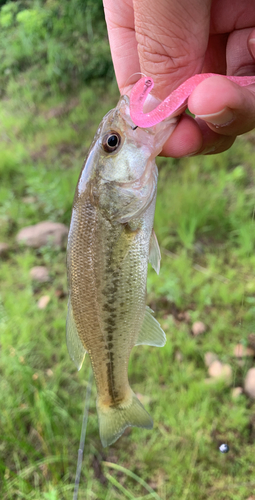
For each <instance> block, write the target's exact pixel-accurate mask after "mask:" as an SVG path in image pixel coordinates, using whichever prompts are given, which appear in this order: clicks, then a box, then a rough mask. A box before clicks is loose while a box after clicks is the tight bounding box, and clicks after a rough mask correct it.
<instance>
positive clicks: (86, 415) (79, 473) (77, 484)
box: [73, 364, 93, 500]
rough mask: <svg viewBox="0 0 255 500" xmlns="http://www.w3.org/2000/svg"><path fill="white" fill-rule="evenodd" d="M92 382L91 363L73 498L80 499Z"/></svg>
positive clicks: (74, 499)
mask: <svg viewBox="0 0 255 500" xmlns="http://www.w3.org/2000/svg"><path fill="white" fill-rule="evenodd" d="M92 382H93V371H92V366H91V364H90V367H89V378H88V384H87V389H86V396H85V405H84V413H83V419H82V427H81V437H80V446H79V450H78V459H77V468H76V476H75V483H74V493H73V500H78V493H79V484H80V477H81V466H82V459H83V452H84V446H85V439H86V431H87V423H88V414H89V403H90V395H91V387H92Z"/></svg>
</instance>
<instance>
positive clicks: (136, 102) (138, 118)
mask: <svg viewBox="0 0 255 500" xmlns="http://www.w3.org/2000/svg"><path fill="white" fill-rule="evenodd" d="M210 76H216V75H215V73H203V74H200V75H194V76H192V77H191V78H188V80H186V82H184V83H182V84H181V85H180V86H179V87H178V88H177V89H175V90H174V91H173V92H172V93H171V94H170V95H169V96H168V97H166V99H165V100H164V101H162V102H161V103H160V104H159V105H158V106H157V107H156V108H155V109H153V110H152V111H150V112H149V113H143V105H144V102H145V100H146V97H147V95H148V94H149V93H150V91H151V90H152V89H153V86H154V83H153V80H152V78H149V77H146V76H145V77H144V78H141V79H140V80H138V82H137V83H136V84H135V85H134V87H133V89H132V91H131V95H130V116H131V119H132V120H133V122H134V123H135V125H137V126H138V127H141V128H147V127H152V126H153V125H156V124H157V123H160V122H162V121H163V120H165V118H168V117H171V116H176V115H178V114H179V113H178V111H179V110H180V112H182V111H183V110H184V109H185V106H186V107H187V101H188V98H189V96H190V94H191V93H192V92H193V90H194V89H195V88H196V87H197V85H198V84H199V83H201V82H202V81H203V80H206V78H209V77H210ZM221 76H225V75H221ZM225 78H227V79H228V80H231V82H234V83H237V84H238V85H240V86H241V87H247V86H248V85H251V84H252V83H255V76H225Z"/></svg>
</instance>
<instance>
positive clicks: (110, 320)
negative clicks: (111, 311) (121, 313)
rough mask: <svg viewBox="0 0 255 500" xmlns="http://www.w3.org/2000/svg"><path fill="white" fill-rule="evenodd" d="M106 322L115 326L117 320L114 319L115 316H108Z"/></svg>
mask: <svg viewBox="0 0 255 500" xmlns="http://www.w3.org/2000/svg"><path fill="white" fill-rule="evenodd" d="M106 323H107V325H109V326H112V327H113V326H115V320H114V318H107V320H106Z"/></svg>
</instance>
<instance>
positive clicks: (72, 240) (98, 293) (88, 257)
mask: <svg viewBox="0 0 255 500" xmlns="http://www.w3.org/2000/svg"><path fill="white" fill-rule="evenodd" d="M175 125H176V119H168V120H166V121H165V122H164V123H160V124H158V125H156V126H153V127H150V128H148V129H140V128H137V127H135V125H134V123H133V122H132V120H131V118H130V110H129V98H128V97H127V96H122V97H121V98H120V100H119V102H118V104H117V106H116V108H115V109H113V110H111V111H109V113H108V114H107V115H106V116H105V117H104V118H103V120H102V122H101V124H100V125H99V128H98V130H97V133H96V135H95V137H94V140H93V142H92V144H91V147H90V149H89V152H88V155H87V158H86V160H85V163H84V166H83V168H82V170H81V174H80V177H79V180H78V184H77V188H76V192H75V197H74V203H73V210H72V218H71V224H70V230H69V235H68V245H67V270H68V286H69V301H68V315H67V324H66V338H67V347H68V351H69V354H70V356H71V358H72V359H73V361H74V363H75V364H76V366H77V368H78V370H79V369H80V368H81V366H82V363H83V360H84V356H85V353H86V352H88V354H89V357H90V360H91V364H92V368H93V372H94V377H95V381H96V386H97V393H98V396H97V412H98V419H99V432H100V437H101V441H102V444H103V446H108V445H110V444H112V443H114V442H115V441H116V440H117V439H118V438H119V437H120V436H121V435H122V433H123V432H124V430H125V428H126V427H128V426H137V427H144V428H147V429H151V428H152V427H153V421H152V419H151V417H150V415H149V414H148V413H147V411H146V410H145V409H144V407H143V405H142V404H141V403H140V401H139V400H138V399H137V397H136V395H135V394H134V392H133V391H132V389H131V388H130V386H129V382H128V360H129V356H130V352H131V349H132V348H133V347H134V346H135V345H141V344H146V345H152V346H160V347H161V346H163V345H164V344H165V341H166V338H165V334H164V332H163V330H162V329H161V327H160V325H159V323H158V322H157V321H156V319H155V318H154V317H153V315H152V311H151V310H150V309H149V308H146V281H147V267H148V262H150V263H151V264H152V266H153V267H154V269H155V270H156V272H157V273H158V272H159V267H160V250H159V246H158V243H157V239H156V236H155V233H154V231H153V219H154V211H155V203H156V191H157V176H158V171H157V166H156V163H155V157H156V156H157V154H158V153H159V152H160V151H161V149H162V147H163V144H164V143H165V141H166V139H167V137H168V136H169V135H170V133H171V131H172V130H173V129H174V128H175Z"/></svg>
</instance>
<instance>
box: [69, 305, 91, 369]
mask: <svg viewBox="0 0 255 500" xmlns="http://www.w3.org/2000/svg"><path fill="white" fill-rule="evenodd" d="M66 345H67V349H68V352H69V354H70V357H71V358H72V360H73V362H74V364H75V365H76V367H77V370H80V369H81V367H82V363H83V361H84V358H85V354H86V352H87V351H86V349H85V348H84V346H83V344H82V342H81V340H80V337H79V334H78V331H77V328H76V325H75V321H74V317H73V308H72V304H71V299H70V297H69V301H68V311H67V318H66Z"/></svg>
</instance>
